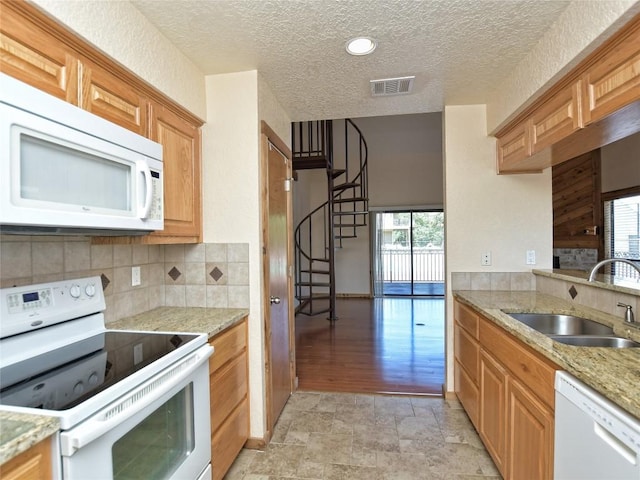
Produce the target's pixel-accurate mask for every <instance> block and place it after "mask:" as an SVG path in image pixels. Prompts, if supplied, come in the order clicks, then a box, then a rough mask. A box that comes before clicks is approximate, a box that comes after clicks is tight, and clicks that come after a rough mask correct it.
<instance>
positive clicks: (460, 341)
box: [454, 323, 480, 384]
mask: <svg viewBox="0 0 640 480" xmlns="http://www.w3.org/2000/svg"><path fill="white" fill-rule="evenodd" d="M454 342H455V344H454V355H455V358H456V360H457V361H458V362H459V363H460V365H462V367H464V369H465V370H466V371H467V374H468V375H469V378H470V379H471V381H472V382H473V383H475V384H477V383H478V365H479V362H480V346H479V345H478V342H477V341H476V340H474V339H473V338H471V336H470V335H469V334H468V333H467V332H466V330H464V329H462V328H460V326H459V324H457V323H456V326H455V340H454Z"/></svg>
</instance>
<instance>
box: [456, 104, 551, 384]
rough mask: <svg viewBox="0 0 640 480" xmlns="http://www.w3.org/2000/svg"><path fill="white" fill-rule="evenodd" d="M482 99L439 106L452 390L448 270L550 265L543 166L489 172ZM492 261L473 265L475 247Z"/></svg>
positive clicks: (489, 142)
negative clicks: (532, 254) (529, 259)
mask: <svg viewBox="0 0 640 480" xmlns="http://www.w3.org/2000/svg"><path fill="white" fill-rule="evenodd" d="M486 132H487V125H486V107H485V106H484V105H463V106H448V107H445V111H444V139H445V140H444V142H445V145H444V146H445V242H446V247H445V249H446V250H445V251H446V255H447V264H446V271H447V274H446V278H447V281H448V284H447V332H446V338H447V345H446V350H447V390H448V391H452V390H453V314H452V311H453V310H452V304H453V302H452V297H451V284H450V278H451V273H452V272H527V271H530V270H531V268H532V266H531V265H526V263H525V254H526V250H535V251H536V255H537V265H535V268H551V266H552V237H553V229H552V221H553V218H552V203H551V169H547V170H546V171H545V172H544V173H542V174H537V175H512V176H509V175H505V176H498V175H496V173H495V155H496V150H495V139H494V138H492V137H488V136H487V133H486ZM488 251H490V252H491V256H492V265H491V266H489V267H483V266H481V265H480V257H481V254H482V253H483V252H488Z"/></svg>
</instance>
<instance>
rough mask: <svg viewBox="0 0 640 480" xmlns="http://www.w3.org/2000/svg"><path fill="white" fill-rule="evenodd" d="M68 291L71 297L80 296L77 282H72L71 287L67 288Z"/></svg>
mask: <svg viewBox="0 0 640 480" xmlns="http://www.w3.org/2000/svg"><path fill="white" fill-rule="evenodd" d="M69 293H70V294H71V296H72V297H73V298H79V297H80V285H78V284H77V283H74V284H73V285H71V289H69Z"/></svg>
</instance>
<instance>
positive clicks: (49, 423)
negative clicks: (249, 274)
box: [0, 307, 249, 464]
mask: <svg viewBox="0 0 640 480" xmlns="http://www.w3.org/2000/svg"><path fill="white" fill-rule="evenodd" d="M248 314H249V310H248V309H244V308H190V307H184V308H182V307H160V308H156V309H155V310H150V311H148V312H145V313H141V314H139V315H135V316H132V317H128V318H123V319H121V320H118V321H115V322H112V323H109V324H107V329H109V330H142V331H163V332H183V333H206V334H207V335H208V336H209V338H211V337H213V336H214V335H215V334H217V333H219V332H221V331H223V330H225V329H227V328H229V327H231V326H233V325H235V324H237V323H238V322H240V321H241V320H242V319H243V318H244V317H246V316H247V315H248ZM59 428H60V422H59V421H58V419H57V418H54V417H47V416H43V415H30V414H23V413H14V412H10V411H7V410H0V464H3V463H5V462H6V461H8V460H10V459H11V458H13V457H15V456H16V455H18V454H20V453H22V452H23V451H25V450H27V449H29V448H30V447H31V446H33V445H35V444H36V443H38V442H39V441H41V440H43V439H45V438H46V437H48V436H49V435H52V434H54V433H56V432H57V431H58V430H59Z"/></svg>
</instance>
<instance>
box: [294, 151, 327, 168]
mask: <svg viewBox="0 0 640 480" xmlns="http://www.w3.org/2000/svg"><path fill="white" fill-rule="evenodd" d="M327 165H328V161H327V157H326V156H324V155H312V156H307V157H303V156H300V155H295V154H294V155H293V164H292V166H293V169H294V170H311V169H314V168H327Z"/></svg>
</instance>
